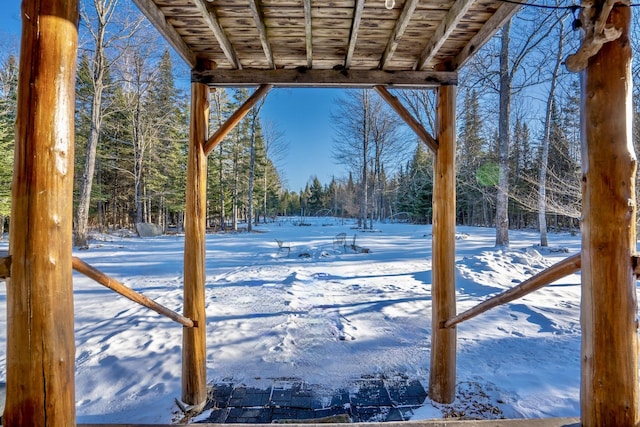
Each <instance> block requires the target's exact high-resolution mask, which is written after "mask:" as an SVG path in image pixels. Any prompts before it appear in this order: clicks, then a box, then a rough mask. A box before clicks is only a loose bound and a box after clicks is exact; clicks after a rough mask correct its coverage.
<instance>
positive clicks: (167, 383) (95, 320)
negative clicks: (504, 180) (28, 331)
mask: <svg viewBox="0 0 640 427" xmlns="http://www.w3.org/2000/svg"><path fill="white" fill-rule="evenodd" d="M306 222H307V223H308V224H309V225H303V226H300V225H296V224H297V221H296V219H294V218H293V219H284V220H283V219H281V220H279V221H278V222H275V223H270V224H268V225H262V226H259V227H258V231H259V232H256V233H250V234H249V233H237V234H233V233H227V234H209V235H207V282H206V301H207V307H206V309H207V315H208V323H207V340H208V341H207V346H208V350H207V375H208V380H209V381H210V382H219V381H223V380H233V381H234V382H236V383H238V382H243V383H244V384H247V385H248V386H251V385H253V384H257V383H258V382H259V379H264V378H298V379H302V380H304V381H305V382H307V383H309V384H314V385H317V386H319V387H323V388H326V389H327V390H333V389H338V388H341V387H345V386H346V385H348V384H349V383H351V382H352V381H353V380H354V379H358V378H361V377H362V376H367V375H374V376H375V375H385V376H393V375H406V376H408V377H410V378H417V379H419V380H420V381H421V382H422V383H423V385H424V386H425V388H426V386H427V383H428V377H429V372H428V371H429V354H430V335H431V296H430V291H431V227H430V226H416V225H408V224H376V230H375V231H373V232H362V231H358V230H355V229H354V228H353V226H354V224H353V223H352V222H342V221H340V220H337V219H327V218H316V219H307V220H306ZM341 232H344V233H347V243H348V244H350V243H351V242H352V239H353V236H354V234H355V235H357V236H356V244H357V245H358V246H360V247H364V248H368V249H369V250H370V252H369V253H354V252H353V251H351V250H350V249H349V248H348V247H347V248H344V247H341V246H335V245H334V244H333V238H334V236H335V235H336V234H338V233H341ZM458 237H459V239H458V240H457V264H456V267H457V289H458V295H457V299H458V312H461V311H463V310H466V309H468V308H470V307H472V306H473V305H475V304H477V303H478V302H480V301H481V300H484V299H486V298H487V297H488V296H490V295H493V294H495V293H497V292H500V291H502V290H504V289H507V288H509V287H512V286H514V285H515V284H517V283H520V282H521V281H523V280H524V279H526V278H528V277H530V276H531V275H532V274H535V273H536V272H538V271H540V270H542V269H543V268H545V267H547V266H549V265H552V264H553V263H555V262H557V261H559V260H561V259H562V258H563V257H566V256H567V255H571V254H574V253H576V252H578V251H579V247H580V240H579V236H571V235H570V234H568V233H565V234H553V235H551V236H550V244H551V245H552V246H553V247H562V248H566V249H567V250H568V254H567V253H563V252H548V253H543V254H541V253H540V252H539V251H536V250H535V249H534V245H535V244H536V243H537V242H538V235H537V234H536V233H534V232H521V231H511V232H510V238H511V248H510V249H509V250H498V249H495V248H494V247H493V243H494V239H495V231H494V230H493V229H484V228H473V227H459V228H458ZM275 239H280V240H283V241H285V243H291V244H292V250H291V253H290V254H288V253H287V251H286V250H285V251H278V246H277V245H276V242H275ZM183 246H184V236H182V235H172V236H163V237H159V238H152V239H140V238H131V237H119V236H114V235H102V236H97V239H96V240H94V241H93V242H92V244H91V246H90V249H89V250H85V251H78V252H76V253H75V255H76V256H78V257H80V258H82V259H83V260H84V261H86V262H88V263H89V264H91V265H93V266H95V267H96V268H98V269H100V270H102V271H104V272H105V273H107V274H109V275H111V276H113V277H115V278H117V279H118V280H120V281H121V282H124V283H125V284H127V285H128V286H130V287H132V288H133V289H135V290H137V291H140V292H142V293H144V294H145V295H146V296H148V297H150V298H152V299H155V300H156V301H158V302H159V303H161V304H163V305H165V306H167V307H169V308H172V309H174V310H176V311H178V312H181V311H182V278H183V273H182V269H183V267H182V251H183ZM3 249H4V250H6V242H0V250H3ZM74 290H75V316H76V331H75V334H76V335H75V336H76V346H77V350H76V401H77V417H78V422H80V423H117V422H127V423H169V422H171V421H172V420H173V419H175V417H176V408H177V407H176V405H175V403H174V399H175V398H179V397H180V387H181V350H180V348H181V337H182V327H181V326H180V325H178V324H176V323H173V322H172V321H170V320H168V319H165V318H162V317H161V316H159V315H157V314H156V313H155V312H152V311H150V310H148V309H146V308H143V307H140V306H137V305H136V304H134V303H132V302H130V301H129V300H127V299H125V298H123V297H121V296H119V295H117V294H115V293H113V292H112V291H110V290H109V289H107V288H104V287H102V286H101V285H99V284H97V283H95V282H93V281H91V280H90V279H88V278H86V277H83V276H81V275H79V274H77V273H76V274H74ZM579 307H580V278H579V276H578V275H572V276H569V277H567V278H565V279H563V280H560V281H558V282H556V283H554V284H552V285H550V286H547V287H546V288H544V289H542V290H539V291H537V292H535V293H533V294H530V295H529V296H527V297H525V298H522V299H520V300H517V301H514V302H513V303H511V304H508V305H505V306H501V307H499V308H496V309H493V310H491V311H489V312H487V313H485V314H483V315H481V316H479V317H477V318H475V319H472V320H469V321H467V322H465V323H462V324H461V325H460V326H459V328H458V370H457V375H458V383H459V390H460V397H459V399H458V401H457V402H456V403H455V404H454V407H455V405H464V404H466V403H468V401H469V400H473V399H475V398H477V397H478V396H479V395H481V396H483V399H485V400H486V401H487V402H489V403H490V404H491V405H495V406H496V407H498V408H500V410H501V411H502V414H503V415H504V416H506V417H551V416H578V415H579V373H580V365H579V363H580V325H579ZM5 319H6V300H5V298H2V299H0V322H1V323H2V325H0V331H2V334H1V335H0V381H3V380H4V378H5V377H6V353H5V348H6V334H5V333H4V331H5V330H6V320H5ZM470 395H472V396H471V397H469V396H470ZM474 396H475V397H474ZM465 401H467V402H465ZM445 410H446V408H443V407H442V406H441V405H434V404H432V403H431V401H430V400H428V399H427V401H425V403H424V405H423V407H422V408H421V409H420V410H418V411H417V413H416V415H415V416H414V419H417V418H423V419H424V418H434V417H440V416H442V414H443V411H445Z"/></svg>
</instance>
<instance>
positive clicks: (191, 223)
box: [182, 83, 209, 407]
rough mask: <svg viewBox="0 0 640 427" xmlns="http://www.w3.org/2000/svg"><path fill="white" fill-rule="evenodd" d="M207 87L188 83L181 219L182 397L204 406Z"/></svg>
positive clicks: (205, 376) (191, 402) (187, 401)
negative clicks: (185, 323) (189, 323)
mask: <svg viewBox="0 0 640 427" xmlns="http://www.w3.org/2000/svg"><path fill="white" fill-rule="evenodd" d="M208 122H209V87H208V86H207V85H205V84H202V83H192V84H191V129H190V138H189V157H188V164H187V198H186V199H187V200H186V213H185V222H184V232H185V238H184V315H185V316H186V317H188V318H190V319H192V320H193V321H194V322H195V323H196V326H195V327H193V328H184V329H183V338H182V400H183V402H185V403H186V404H188V405H192V406H195V407H204V404H205V402H206V399H207V389H206V386H207V370H206V356H207V354H206V347H207V345H206V324H207V319H206V313H205V301H204V285H205V278H206V272H205V262H206V258H205V243H206V197H207V156H206V154H205V152H204V144H205V142H206V141H207V136H208V135H207V133H208V129H207V128H208Z"/></svg>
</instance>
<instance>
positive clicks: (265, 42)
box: [249, 0, 275, 68]
mask: <svg viewBox="0 0 640 427" xmlns="http://www.w3.org/2000/svg"><path fill="white" fill-rule="evenodd" d="M249 7H250V8H251V14H252V15H253V20H254V21H256V28H257V29H258V33H259V35H260V43H262V50H264V54H265V56H266V57H267V63H268V64H269V68H275V63H274V62H273V52H272V51H271V44H270V43H269V38H268V37H267V27H265V25H264V20H263V19H262V15H261V14H260V5H259V4H258V0H249Z"/></svg>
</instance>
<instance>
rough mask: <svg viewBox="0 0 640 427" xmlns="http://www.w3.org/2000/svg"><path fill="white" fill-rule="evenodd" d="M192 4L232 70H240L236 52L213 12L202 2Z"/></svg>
mask: <svg viewBox="0 0 640 427" xmlns="http://www.w3.org/2000/svg"><path fill="white" fill-rule="evenodd" d="M193 4H194V5H195V6H196V7H197V8H198V12H199V13H200V15H202V17H203V19H204V20H205V22H206V23H207V26H208V27H209V29H210V30H211V32H212V33H213V35H214V36H215V37H216V40H218V44H219V45H220V48H221V49H222V51H223V52H224V55H225V56H226V57H227V60H228V61H229V62H230V63H231V65H232V66H233V67H234V68H236V69H238V70H240V69H242V64H241V63H240V60H239V59H238V55H237V54H236V50H235V49H234V48H233V45H232V44H231V42H230V41H229V38H228V37H227V35H226V33H225V32H224V30H223V29H222V27H221V26H220V23H219V22H218V17H217V16H216V15H215V13H214V11H213V10H209V8H208V7H207V4H206V3H205V2H204V0H193Z"/></svg>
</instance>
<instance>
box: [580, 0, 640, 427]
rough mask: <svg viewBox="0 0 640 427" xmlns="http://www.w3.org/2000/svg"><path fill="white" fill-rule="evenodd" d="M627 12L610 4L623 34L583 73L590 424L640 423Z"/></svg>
mask: <svg viewBox="0 0 640 427" xmlns="http://www.w3.org/2000/svg"><path fill="white" fill-rule="evenodd" d="M596 3H597V4H601V3H603V1H601V0H599V1H597V2H596ZM630 16H631V11H630V8H629V7H627V6H623V5H622V3H618V4H617V5H616V7H614V8H613V10H612V12H611V16H610V18H609V19H610V22H611V23H613V24H614V25H615V26H616V27H618V28H621V29H622V30H623V34H622V37H621V38H619V39H618V40H615V41H613V42H610V43H607V44H605V45H604V46H603V47H602V49H601V50H600V52H599V53H598V54H596V56H594V57H592V58H591V59H590V60H589V63H588V66H587V69H586V71H585V72H584V73H583V75H582V77H583V78H582V128H583V132H582V173H583V176H582V184H583V187H582V191H583V218H582V221H583V222H582V307H581V325H582V358H581V360H582V379H581V395H580V404H581V415H582V425H584V426H587V427H589V426H617V427H623V426H635V425H636V423H637V422H638V349H637V339H638V338H637V320H636V316H637V311H636V306H637V303H636V279H635V276H634V274H633V266H632V263H631V255H632V254H633V253H634V252H635V247H636V236H635V213H636V212H635V185H634V183H635V174H636V156H635V153H634V152H633V142H632V140H631V129H632V103H631V96H632V93H631V89H632V84H631V83H632V82H631V45H630V41H629V36H628V35H629V23H630Z"/></svg>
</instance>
